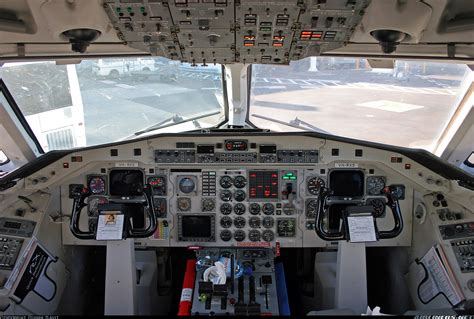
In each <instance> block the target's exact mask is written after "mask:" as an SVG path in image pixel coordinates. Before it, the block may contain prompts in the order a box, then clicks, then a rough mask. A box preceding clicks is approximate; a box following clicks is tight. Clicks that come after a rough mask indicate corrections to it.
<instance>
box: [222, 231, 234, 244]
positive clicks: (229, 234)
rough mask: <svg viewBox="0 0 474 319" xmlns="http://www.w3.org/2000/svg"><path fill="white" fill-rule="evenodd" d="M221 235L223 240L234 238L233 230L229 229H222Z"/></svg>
mask: <svg viewBox="0 0 474 319" xmlns="http://www.w3.org/2000/svg"><path fill="white" fill-rule="evenodd" d="M220 237H221V239H222V240H223V241H229V240H231V239H232V232H231V231H230V230H228V229H224V230H223V231H221V234H220Z"/></svg>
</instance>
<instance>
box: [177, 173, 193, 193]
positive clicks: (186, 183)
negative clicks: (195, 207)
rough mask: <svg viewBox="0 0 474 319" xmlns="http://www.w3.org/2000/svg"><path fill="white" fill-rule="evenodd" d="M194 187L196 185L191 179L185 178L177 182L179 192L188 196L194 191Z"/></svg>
mask: <svg viewBox="0 0 474 319" xmlns="http://www.w3.org/2000/svg"><path fill="white" fill-rule="evenodd" d="M195 187H196V184H195V183H194V180H193V179H192V178H189V177H185V178H183V179H181V180H180V181H179V190H180V191H182V192H183V193H185V194H189V193H191V192H192V191H194V188H195Z"/></svg>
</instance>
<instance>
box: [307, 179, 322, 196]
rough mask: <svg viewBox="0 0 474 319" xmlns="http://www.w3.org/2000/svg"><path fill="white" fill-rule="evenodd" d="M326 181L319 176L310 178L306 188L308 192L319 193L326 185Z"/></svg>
mask: <svg viewBox="0 0 474 319" xmlns="http://www.w3.org/2000/svg"><path fill="white" fill-rule="evenodd" d="M324 185H325V183H324V180H323V179H322V178H319V177H311V178H310V179H308V181H307V183H306V189H307V190H308V193H310V194H311V195H315V196H317V195H319V191H320V190H321V188H322V187H324Z"/></svg>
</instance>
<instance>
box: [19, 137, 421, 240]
mask: <svg viewBox="0 0 474 319" xmlns="http://www.w3.org/2000/svg"><path fill="white" fill-rule="evenodd" d="M129 144H133V145H120V146H116V147H111V148H110V150H106V151H105V152H104V150H101V151H99V150H94V149H91V150H84V151H82V152H78V153H77V154H73V155H72V156H70V157H67V158H65V160H68V159H70V160H71V161H70V162H68V168H69V170H70V169H73V170H74V168H75V167H77V168H76V169H77V173H76V174H74V173H73V174H70V176H69V179H67V182H66V180H65V182H66V184H64V187H65V189H67V188H70V187H71V185H80V184H82V185H85V186H86V187H87V188H89V190H90V192H91V194H92V195H91V196H90V197H89V198H88V199H87V210H88V214H87V215H88V218H83V219H82V220H81V228H82V229H84V230H87V229H88V230H93V229H94V228H95V227H97V217H98V209H97V207H98V206H99V205H100V204H107V203H120V204H128V205H131V206H132V208H133V205H135V206H136V208H137V214H138V215H142V214H143V205H142V203H143V202H144V201H145V199H144V198H143V196H141V194H142V191H143V188H144V187H145V185H147V184H148V185H150V186H151V188H152V194H153V203H154V213H155V216H156V217H157V219H158V227H157V230H156V232H155V233H154V235H153V236H151V237H150V238H147V239H136V240H135V242H136V243H137V244H138V245H143V246H173V247H178V246H182V247H186V246H194V245H198V246H214V247H225V246H247V247H250V246H251V247H255V246H256V247H258V246H261V247H268V246H271V247H275V246H281V247H327V246H331V245H332V244H336V243H337V242H330V241H324V240H322V239H321V238H319V237H318V235H317V234H316V232H315V217H316V214H317V209H318V199H319V194H320V190H321V189H322V188H324V187H327V188H329V189H330V191H331V194H332V198H337V199H338V200H339V201H341V202H338V203H335V204H334V205H332V206H331V209H332V210H334V211H331V214H330V215H331V216H336V218H330V219H329V220H327V221H325V225H326V227H327V229H329V230H333V231H338V230H340V229H341V227H342V226H341V220H340V219H339V218H337V216H340V214H341V213H342V211H341V207H344V204H345V203H346V202H347V203H351V204H355V205H364V206H367V205H369V206H371V207H373V214H374V217H375V218H376V221H377V227H378V228H379V229H380V230H390V229H391V228H392V227H393V225H394V220H393V217H392V215H391V214H388V213H386V203H387V199H386V197H385V196H384V195H383V194H382V190H383V189H384V188H386V187H387V186H390V188H391V189H393V190H394V191H395V192H396V194H397V199H398V200H399V203H400V207H401V211H402V214H403V219H404V223H405V229H404V230H403V232H402V233H401V234H400V235H399V236H398V237H396V238H393V239H384V240H380V241H378V242H374V243H369V244H368V245H369V246H370V245H374V246H391V245H397V246H399V245H402V246H403V245H406V246H408V245H410V242H411V230H410V227H411V219H412V207H413V191H414V185H416V183H425V182H426V181H425V179H422V180H421V181H420V180H418V181H413V180H412V179H410V175H415V174H414V173H415V172H414V171H412V169H413V170H414V169H415V168H416V169H417V170H422V171H423V170H426V168H423V166H421V165H419V164H417V163H416V162H412V161H410V162H409V159H408V158H406V157H403V156H401V155H399V154H394V153H393V152H389V151H385V150H378V149H372V148H369V147H361V146H357V145H353V144H347V143H341V142H334V141H327V140H322V139H317V138H311V137H305V136H300V137H298V141H297V142H295V137H293V139H292V138H290V137H289V136H283V137H281V139H279V142H278V143H275V142H274V140H272V139H271V138H270V136H265V137H264V136H256V137H246V138H244V139H241V138H228V137H215V136H212V137H211V136H207V137H206V136H201V137H196V138H193V142H189V141H186V140H185V139H184V140H183V139H182V138H181V139H180V138H179V137H166V138H163V139H161V140H160V139H156V140H148V141H141V142H140V141H139V142H133V143H129ZM294 145H300V148H295V147H294ZM127 152H132V154H140V155H131V156H130V155H127ZM104 153H105V155H104ZM78 158H81V159H82V161H83V163H87V164H81V163H78V162H77V159H78ZM391 158H395V160H392V161H390V159H391ZM387 159H388V161H387ZM382 160H383V161H382ZM400 160H402V161H406V163H402V164H400V163H399V162H398V161H400ZM405 164H409V165H405ZM408 167H410V168H411V169H410V170H409V169H408ZM417 172H418V171H417ZM428 175H429V174H427V175H426V176H428ZM407 177H408V178H407ZM32 178H34V177H32ZM29 182H30V181H27V184H28V183H29ZM48 182H51V179H50V180H49V181H48ZM30 186H31V187H36V184H35V185H32V184H30ZM67 195H68V194H63V197H64V199H63V201H62V202H63V205H64V206H65V207H64V209H65V210H68V209H69V208H68V205H70V204H69V203H70V202H71V200H70V199H69V198H67ZM138 208H140V209H138ZM338 209H339V211H338ZM338 214H339V215H338ZM134 220H135V221H136V223H138V225H140V223H141V224H143V225H144V223H145V221H144V220H143V217H140V216H137V217H136V218H135V219H134ZM134 223H135V222H134ZM63 241H64V243H66V244H81V245H83V244H85V245H89V244H101V243H99V242H97V241H80V240H79V241H78V240H77V239H75V238H74V237H73V236H72V235H71V234H70V232H69V231H68V229H67V227H64V229H63Z"/></svg>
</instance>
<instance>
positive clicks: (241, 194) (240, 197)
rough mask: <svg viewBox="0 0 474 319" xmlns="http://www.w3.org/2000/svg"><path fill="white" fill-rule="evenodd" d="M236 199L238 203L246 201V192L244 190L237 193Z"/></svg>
mask: <svg viewBox="0 0 474 319" xmlns="http://www.w3.org/2000/svg"><path fill="white" fill-rule="evenodd" d="M234 198H235V200H236V201H238V202H241V201H243V200H244V199H245V192H244V191H242V190H238V191H235V193H234Z"/></svg>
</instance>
